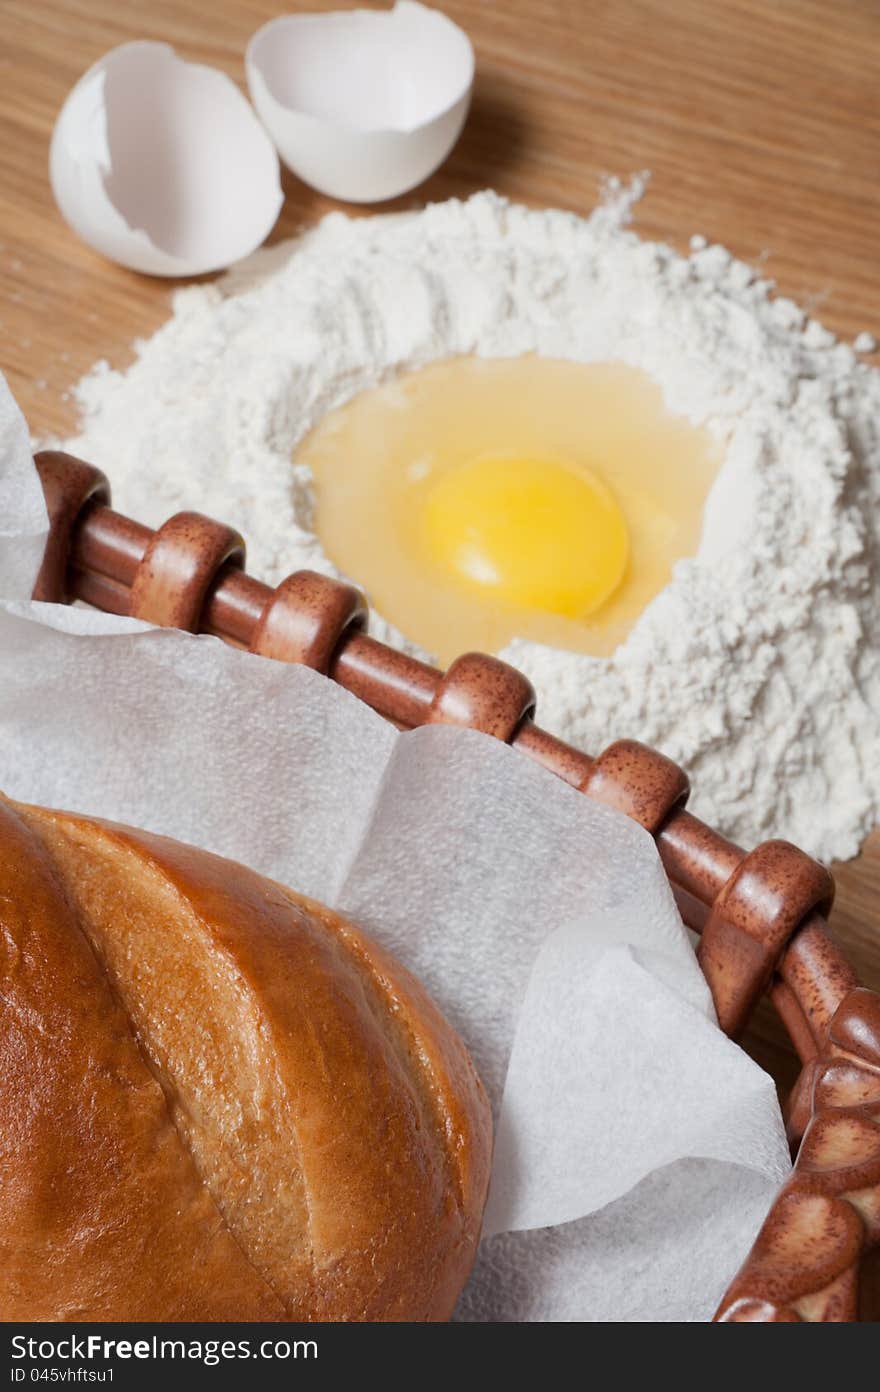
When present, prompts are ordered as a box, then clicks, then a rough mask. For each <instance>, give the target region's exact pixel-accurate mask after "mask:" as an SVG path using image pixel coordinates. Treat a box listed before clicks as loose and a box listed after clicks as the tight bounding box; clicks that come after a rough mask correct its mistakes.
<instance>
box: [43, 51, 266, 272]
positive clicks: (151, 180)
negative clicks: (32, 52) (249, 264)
mask: <svg viewBox="0 0 880 1392" xmlns="http://www.w3.org/2000/svg"><path fill="white" fill-rule="evenodd" d="M279 172H280V171H279V166H278V156H277V154H276V152H275V150H274V148H273V146H272V142H271V141H270V140H269V138H268V136H267V135H266V132H265V130H264V129H263V127H262V126H261V125H260V123H259V121H258V120H257V118H256V116H255V115H254V113H253V110H252V109H251V107H250V105H249V104H248V102H247V100H246V99H245V98H244V97H243V96H242V94H241V92H239V90H238V88H237V87H236V86H235V84H234V83H232V82H230V80H229V78H228V77H226V76H225V74H224V73H221V72H218V71H216V69H214V68H208V67H204V66H203V65H201V64H197V63H187V62H185V61H184V60H183V59H182V58H179V57H178V55H177V54H176V53H175V52H174V49H173V48H171V47H169V45H168V44H162V43H149V42H139V43H129V44H123V45H122V46H121V47H120V48H114V49H112V50H111V52H109V53H108V54H106V55H105V56H104V57H103V58H101V59H100V60H99V61H98V62H97V63H96V64H95V65H94V67H92V68H90V69H89V71H88V72H87V73H86V74H85V75H84V76H83V77H82V78H80V80H79V82H78V83H77V84H76V86H75V87H74V88H73V90H72V92H71V93H70V95H69V96H68V98H67V100H66V102H65V103H64V106H63V107H62V109H61V112H60V114H59V116H58V120H57V121H56V123H55V130H54V132H53V134H52V145H51V150H50V155H49V175H50V179H51V182H52V191H53V193H54V195H55V200H56V202H57V204H58V207H59V208H60V210H61V213H62V215H63V217H64V218H65V219H66V221H67V222H68V223H69V224H70V226H71V227H72V228H73V230H74V231H75V232H77V233H78V234H79V236H80V237H82V239H83V241H85V242H88V244H89V246H92V247H94V248H95V250H96V251H100V252H102V253H103V254H104V255H105V256H108V257H110V259H111V260H113V261H118V262H120V263H121V264H122V265H123V266H128V267H130V268H131V269H132V270H134V271H144V272H146V273H147V274H149V275H160V276H190V275H198V274H200V273H202V272H204V271H215V270H219V269H221V268H222V267H224V266H228V265H229V264H230V263H231V262H233V261H237V260H239V259H240V258H241V257H243V256H247V255H248V254H249V253H250V252H252V251H253V250H255V248H256V247H258V246H259V245H260V244H261V243H262V242H263V241H264V240H265V238H266V236H267V234H268V233H269V232H270V230H271V228H272V225H273V223H274V222H275V219H276V218H277V216H278V212H279V209H280V207H281V202H282V193H281V183H280V178H279Z"/></svg>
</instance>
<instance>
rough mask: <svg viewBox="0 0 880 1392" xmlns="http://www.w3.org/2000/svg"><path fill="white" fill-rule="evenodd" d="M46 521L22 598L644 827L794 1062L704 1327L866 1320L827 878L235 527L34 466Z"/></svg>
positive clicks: (721, 981) (843, 977)
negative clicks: (172, 634)
mask: <svg viewBox="0 0 880 1392" xmlns="http://www.w3.org/2000/svg"><path fill="white" fill-rule="evenodd" d="M36 463H37V468H38V470H39V473H40V477H41V479H42V483H43V489H44V492H45V496H46V503H47V507H48V511H49V518H50V523H51V531H50V538H49V542H48V544H47V548H46V554H45V558H44V562H43V567H42V570H41V572H40V576H39V579H38V581H37V586H36V588H35V591H34V597H35V598H36V599H40V600H48V601H51V602H53V603H68V602H70V601H71V600H73V599H80V600H83V601H85V602H86V603H88V604H91V605H94V606H96V607H97V608H99V609H104V610H108V611H110V612H111V613H115V614H130V615H133V616H135V617H137V618H141V619H145V620H148V621H149V622H151V623H155V624H162V625H166V626H170V627H176V628H181V629H185V630H188V631H190V632H193V633H213V634H215V635H216V636H218V637H220V638H222V639H224V640H225V641H226V642H228V643H232V644H235V645H236V646H238V647H242V648H247V649H249V650H250V651H251V652H254V653H259V654H261V655H262V656H264V657H269V658H275V659H277V660H279V661H282V662H300V663H305V664H306V665H307V666H309V667H312V668H314V669H316V670H317V671H319V672H322V673H324V674H325V675H326V676H328V677H331V678H332V679H333V680H334V681H337V682H339V683H340V684H341V685H342V686H344V687H346V688H347V689H348V690H349V691H351V692H353V693H354V694H355V695H356V696H359V697H360V698H361V699H362V700H364V701H366V702H367V703H368V704H369V705H370V706H372V707H373V709H374V710H376V711H378V712H379V713H380V714H381V715H383V716H384V717H385V718H386V719H388V720H391V721H393V722H394V723H395V724H396V725H397V726H399V727H400V728H407V729H408V728H412V727H414V726H417V725H424V724H427V723H431V722H444V723H447V724H454V725H465V726H469V727H471V728H474V729H478V730H482V731H483V732H484V733H486V734H488V735H493V736H495V737H496V738H498V739H502V740H505V741H506V742H507V743H509V744H511V745H512V746H513V747H514V748H515V749H518V750H520V751H521V752H522V753H523V754H524V755H527V756H528V757H529V758H532V759H534V760H536V761H537V762H538V763H540V764H543V765H544V767H545V768H548V769H551V770H552V771H553V772H554V773H555V774H557V775H558V776H559V777H560V778H562V779H564V780H565V781H566V782H567V783H569V784H571V785H572V786H574V787H576V788H578V789H579V790H580V791H581V792H584V793H586V794H587V795H588V796H589V797H593V798H596V799H598V800H599V801H600V802H604V803H607V804H609V805H610V806H612V807H616V808H618V809H619V810H621V811H623V812H625V813H627V814H628V815H629V816H630V817H633V818H634V819H635V820H636V821H638V822H639V823H640V824H641V825H642V826H643V827H646V828H647V830H648V831H650V832H651V833H652V835H653V836H654V837H655V839H656V841H657V847H658V850H659V852H660V857H661V860H662V862H663V865H664V867H665V869H666V873H667V875H668V876H669V879H670V882H671V884H672V887H673V889H674V891H675V895H676V898H677V900H678V903H679V906H680V908H681V912H682V915H683V917H684V919H685V922H686V923H688V924H689V926H690V927H691V928H693V929H695V930H696V931H697V932H698V933H700V935H701V938H700V944H699V949H698V957H699V961H700V965H701V967H702V969H703V972H704V973H705V976H706V979H707V981H708V983H709V986H710V987H711V990H712V995H713V998H714V1001H715V1006H716V1009H717V1012H718V1019H719V1022H720V1024H721V1027H722V1029H724V1030H725V1032H726V1033H727V1034H729V1035H731V1036H732V1037H737V1036H738V1035H739V1034H740V1033H741V1032H742V1031H743V1029H744V1028H745V1026H746V1023H747V1022H748V1019H749V1016H750V1014H751V1012H752V1010H753V1008H754V1006H755V1004H756V1003H757V1001H758V1000H759V999H760V997H761V996H762V995H763V994H764V993H765V992H767V993H769V995H770V997H771V999H772V1001H773V1004H774V1006H775V1008H776V1010H777V1011H778V1013H779V1015H780V1016H781V1018H782V1020H783V1022H784V1024H785V1027H786V1029H787V1031H788V1034H789V1036H790V1038H791V1041H792V1043H793V1045H794V1047H795V1049H796V1050H797V1052H798V1054H799V1056H800V1059H801V1061H802V1064H803V1068H802V1071H801V1074H800V1078H799V1080H798V1082H797V1084H796V1085H795V1087H794V1090H793V1092H792V1095H791V1097H790V1098H789V1101H788V1106H787V1121H788V1129H789V1135H790V1138H791V1141H792V1146H793V1148H794V1149H795V1150H796V1162H795V1168H794V1171H793V1173H792V1175H791V1177H790V1179H789V1180H788V1181H787V1182H786V1184H785V1185H784V1186H783V1188H782V1190H781V1192H780V1194H779V1195H778V1197H777V1199H776V1201H775V1203H774V1205H773V1208H772V1209H771V1211H770V1214H769V1215H768V1217H767V1219H766V1221H765V1223H764V1225H763V1227H762V1229H761V1231H760V1233H759V1234H758V1238H757V1240H756V1242H755V1245H754V1247H753V1248H752V1251H751V1253H750V1254H749V1256H748V1258H747V1260H746V1262H745V1263H744V1265H743V1267H742V1269H741V1270H740V1271H739V1273H738V1274H737V1276H736V1278H735V1279H734V1281H733V1283H732V1285H731V1286H730V1289H729V1290H728V1292H727V1294H726V1295H725V1297H724V1299H723V1301H722V1302H721V1305H720V1307H719V1310H718V1312H717V1314H716V1319H717V1320H722V1321H750V1320H751V1321H771V1322H776V1321H798V1320H808V1321H826V1320H827V1321H842V1320H854V1319H857V1318H859V1311H860V1273H861V1272H862V1270H863V1263H864V1259H865V1258H866V1257H867V1256H868V1254H869V1252H870V1251H871V1250H872V1249H874V1250H876V1249H877V1248H878V1247H880V995H877V994H875V993H874V992H872V991H869V990H866V989H865V988H864V987H861V986H859V984H858V981H857V980H856V977H855V975H854V973H853V971H852V969H851V967H850V966H849V964H848V963H847V961H846V959H845V958H844V957H843V956H842V954H841V952H840V950H839V949H838V947H837V946H836V945H835V943H834V940H833V937H832V935H831V933H830V932H829V929H828V926H827V923H826V918H827V914H828V911H829V909H830V907H831V902H832V899H833V895H834V882H833V880H832V878H831V875H830V874H829V872H828V870H827V869H825V867H824V866H822V865H820V864H819V863H818V862H817V861H815V860H812V859H811V858H810V857H809V856H807V855H805V854H804V853H803V852H802V851H799V850H798V849H797V848H796V847H795V846H792V845H790V844H789V843H788V842H785V841H768V842H765V843H764V844H763V845H760V846H758V847H757V848H756V849H755V850H752V851H750V852H748V853H746V852H744V851H743V850H741V849H740V847H739V846H735V845H734V844H733V843H732V842H730V841H728V840H726V839H725V838H724V837H723V836H721V835H719V834H718V833H717V832H716V831H713V830H712V828H711V827H708V826H706V825H705V824H704V823H703V822H701V821H699V820H698V819H697V818H696V817H694V816H692V815H691V814H690V813H689V812H687V811H686V809H685V803H686V801H687V797H688V780H687V776H686V774H685V773H684V772H683V771H682V770H681V769H680V768H678V766H677V765H676V764H674V763H672V761H671V760H669V759H667V758H665V757H664V756H663V755H662V754H659V753H657V752H656V751H654V750H651V749H648V748H646V747H645V746H643V745H640V744H637V743H635V742H634V741H632V740H618V741H617V742H616V743H615V744H612V745H610V746H609V747H608V748H607V749H606V750H604V752H603V753H601V754H599V755H598V757H596V758H590V757H589V756H588V755H586V754H584V753H582V752H581V751H580V750H577V749H574V748H572V747H571V746H570V745H567V744H565V743H563V742H562V741H561V740H559V739H557V738H555V737H554V736H553V735H551V734H549V733H548V732H547V731H545V730H542V729H540V728H539V727H538V725H536V724H535V720H534V713H535V693H534V691H533V689H532V687H531V685H530V684H529V682H528V681H527V680H526V678H525V677H524V676H523V675H522V674H521V673H520V672H517V671H516V670H515V669H514V668H512V667H509V666H507V665H506V664H505V663H502V662H500V661H498V660H497V659H496V658H493V657H487V656H484V655H481V654H477V653H468V654H466V655H465V656H463V657H460V658H458V659H457V660H456V661H455V662H453V664H452V666H451V667H450V668H449V670H448V671H447V672H445V673H443V672H439V671H436V670H435V669H434V668H433V667H430V666H427V665H426V664H425V663H422V662H418V661H416V660H415V659H414V658H412V657H409V656H407V655H405V654H403V653H400V652H398V651H396V650H395V649H392V648H389V647H387V646H385V645H384V644H382V643H379V642H377V641H376V640H374V639H372V638H370V637H369V636H368V635H367V632H366V620H367V612H366V608H365V605H364V601H363V598H362V596H361V595H360V594H359V593H358V591H357V590H355V589H353V588H352V587H351V586H349V585H345V584H341V583H339V582H337V581H334V580H329V579H327V578H326V577H324V576H321V575H317V574H315V573H313V572H310V571H299V572H297V573H296V574H294V575H291V576H289V577H288V578H287V579H286V580H284V581H282V583H281V584H280V585H279V586H278V587H277V588H276V589H274V590H272V589H270V588H269V587H268V586H267V585H264V584H262V583H261V582H260V581H258V580H255V579H253V578H252V577H250V576H248V575H247V574H246V573H245V570H244V559H245V548H244V542H243V541H242V539H241V537H240V536H239V535H238V533H237V532H235V531H233V530H232V529H231V528H230V527H227V526H224V525H222V524H221V523H219V522H214V521H212V520H211V519H210V518H207V517H203V516H201V515H200V514H198V513H179V514H177V515H176V516H174V517H172V518H171V519H170V520H169V521H168V522H166V523H165V525H164V526H162V527H160V528H159V530H158V531H155V532H154V531H151V530H150V529H149V528H148V527H144V526H141V525H140V524H139V523H136V522H133V521H131V520H130V519H129V518H126V517H123V516H122V515H121V514H119V513H117V512H114V511H113V510H112V509H111V507H110V489H109V485H108V482H107V479H106V478H105V477H104V475H103V474H102V473H101V472H100V471H99V470H97V469H95V468H93V467H92V466H91V465H89V464H85V463H83V462H82V461H80V460H77V459H74V458H72V457H71V456H69V455H65V454H61V453H58V452H55V451H47V452H44V453H42V454H39V455H37V456H36Z"/></svg>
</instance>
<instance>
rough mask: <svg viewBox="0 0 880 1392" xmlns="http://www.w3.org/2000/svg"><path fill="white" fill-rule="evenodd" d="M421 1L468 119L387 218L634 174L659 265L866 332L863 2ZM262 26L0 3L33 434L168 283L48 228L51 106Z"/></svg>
mask: <svg viewBox="0 0 880 1392" xmlns="http://www.w3.org/2000/svg"><path fill="white" fill-rule="evenodd" d="M338 3H339V0H337V4H338ZM440 3H441V7H442V8H443V9H445V10H446V12H447V13H448V14H449V15H451V16H452V17H453V18H454V19H455V20H457V21H458V22H459V23H460V24H462V25H464V26H465V27H466V28H467V30H468V31H469V33H470V34H471V36H472V38H473V40H474V43H475V47H476V51H477V62H478V79H477V87H476V94H475V101H474V107H473V112H472V115H471V117H470V120H469V122H468V125H467V127H466V129H465V133H464V135H463V137H462V140H461V142H460V143H459V145H458V147H457V149H456V150H455V152H454V153H453V155H452V157H451V159H450V160H449V162H448V163H447V164H446V166H445V167H444V168H443V169H442V170H441V171H440V172H439V173H437V174H436V175H435V176H434V177H433V178H432V179H431V180H430V181H429V182H428V183H427V184H425V185H423V187H422V188H420V189H418V190H417V191H416V193H415V194H413V195H411V196H409V197H407V198H406V199H402V200H398V202H397V203H396V204H393V205H386V206H392V207H409V206H417V205H419V204H421V203H422V202H424V201H425V200H427V199H438V198H448V197H450V196H452V195H467V194H469V193H471V192H474V191H475V190H477V189H480V188H485V187H494V188H497V189H499V190H500V191H501V192H503V193H505V194H508V195H510V196H511V197H513V198H516V199H520V200H522V201H524V202H527V203H532V204H536V205H537V204H541V205H545V204H551V205H555V206H558V207H563V208H570V209H573V210H575V211H578V212H583V211H586V210H588V209H589V208H590V207H591V206H592V204H593V203H594V201H595V197H596V192H597V188H598V185H599V181H600V179H601V177H602V176H603V175H605V174H607V173H613V174H620V175H627V174H630V173H633V172H635V171H638V170H643V169H648V170H650V171H651V172H652V175H653V179H652V183H651V187H650V191H649V193H648V196H647V197H646V199H645V200H644V202H643V204H642V205H641V206H640V208H639V209H638V214H637V223H636V225H637V227H638V229H639V230H640V231H641V232H642V233H643V234H644V235H646V236H650V237H660V238H663V239H664V240H666V241H669V242H671V243H673V244H674V245H676V246H678V247H681V248H683V247H684V246H685V245H686V244H687V241H688V239H689V237H690V236H691V234H692V233H695V232H700V233H702V234H704V235H705V236H707V237H709V238H710V239H713V240H718V241H721V242H723V243H724V244H725V245H726V246H728V247H730V248H731V249H732V250H733V251H734V252H735V253H736V254H737V255H739V256H741V257H744V258H745V259H746V260H749V261H752V262H758V261H760V262H761V264H762V266H763V268H764V271H765V273H766V274H768V275H770V276H772V277H773V278H774V279H775V280H776V281H777V282H778V284H779V286H780V289H781V290H782V291H783V292H784V293H786V294H789V295H792V296H794V297H795V298H797V299H798V300H800V301H801V302H802V303H803V304H805V305H806V306H807V307H809V308H810V309H811V310H813V311H814V312H816V313H817V314H819V315H820V316H821V318H822V319H823V320H824V322H825V323H827V324H828V325H829V327H831V328H832V329H834V330H835V331H836V332H838V333H839V334H842V335H844V336H847V337H850V338H851V337H853V336H854V335H855V334H856V333H858V332H859V331H860V330H863V329H867V330H870V331H873V332H874V333H876V334H877V335H878V337H880V280H878V275H877V237H878V231H877V229H878V224H880V3H875V2H874V0H504V3H501V2H500V0H498V2H497V3H496V2H494V0H440ZM284 8H285V6H283V5H279V4H277V3H276V4H273V3H271V0H212V2H211V3H206V0H137V2H136V3H134V2H133V0H42V3H39V0H0V21H2V22H0V367H2V369H3V371H4V372H5V373H6V374H7V376H8V377H9V380H10V383H11V386H12V389H13V391H14V392H15V393H16V395H17V397H18V399H19V401H20V402H21V404H22V406H23V408H24V410H25V412H26V414H27V416H28V419H29V421H30V425H31V428H32V430H33V432H34V433H35V434H36V435H38V436H43V435H45V434H47V433H52V432H62V433H63V432H66V431H68V430H69V429H70V427H71V426H72V425H73V423H74V420H75V403H74V401H73V398H72V396H71V393H70V387H71V385H72V384H73V383H75V382H76V380H77V379H78V377H79V376H80V375H81V374H82V373H83V372H85V371H86V369H88V368H89V367H91V365H92V364H93V362H94V361H95V360H96V359H98V358H107V359H109V361H110V362H111V363H113V364H114V365H115V366H121V365H124V364H125V363H127V362H128V361H129V360H130V358H131V343H132V340H133V339H134V338H136V337H139V336H140V337H142V336H144V335H146V334H149V333H151V332H152V331H153V330H154V329H155V328H156V327H157V326H158V325H159V324H160V323H161V322H162V321H163V319H164V318H165V317H166V316H167V314H168V295H169V289H170V288H171V287H170V285H169V283H168V282H162V281H157V280H151V279H148V278H146V277H143V276H138V275H134V274H132V273H130V272H128V271H125V270H122V269H120V268H119V267H116V266H113V265H111V264H109V263H108V262H105V261H103V260H101V259H100V258H99V257H97V256H96V255H94V254H93V253H92V252H91V251H89V250H88V249H87V248H86V247H84V246H82V245H81V244H80V243H79V242H78V241H77V240H76V239H75V238H74V237H73V235H72V234H71V233H70V232H68V230H67V229H66V228H65V227H64V225H63V224H62V222H61V220H60V218H59V216H58V214H57V212H56V210H55V208H54V205H53V203H52V198H51V194H50V191H49V184H48V179H47V174H46V165H47V150H48V141H49V135H50V132H51V129H52V123H53V120H54V118H55V116H56V114H57V112H58V109H59V107H60V105H61V102H62V101H63V99H64V96H65V95H66V93H67V91H68V90H69V88H70V87H71V86H72V84H73V83H74V82H75V81H76V79H77V78H78V77H79V76H80V74H81V73H82V72H83V71H84V70H85V69H86V68H87V67H88V66H89V64H90V63H92V62H93V61H94V60H95V59H96V58H98V57H99V56H100V55H101V54H102V53H103V52H105V51H106V50H107V49H109V48H111V47H113V46H114V45H115V44H119V43H123V42H125V41H126V40H129V39H134V38H155V39H163V40H167V41H169V42H171V43H173V44H174V45H175V46H176V47H177V48H178V50H179V51H180V52H181V53H182V54H183V55H185V56H186V57H190V58H194V59H198V60H200V61H203V62H207V63H212V64H214V65H216V66H217V67H220V68H222V69H224V70H225V71H226V72H227V73H228V74H229V75H230V76H231V77H232V78H234V79H235V80H236V81H237V82H239V83H243V53H244V47H245V44H246V42H247V39H248V38H249V36H250V35H251V34H252V33H253V32H254V30H255V29H256V28H257V27H258V26H259V25H260V24H261V23H263V22H264V21H265V20H266V19H268V18H271V17H272V16H273V14H275V13H278V12H279V10H283V9H284ZM287 8H289V9H295V8H309V9H332V8H334V4H333V3H332V0H331V3H324V4H322V3H321V0H310V3H309V4H308V6H298V5H296V4H290V5H289V6H287ZM285 189H286V193H287V200H286V203H285V206H284V209H283V211H282V214H281V217H280V219H279V221H278V224H277V226H276V228H275V230H274V232H273V233H272V236H271V238H270V240H271V241H278V240H280V239H282V238H284V237H287V236H290V235H291V233H293V232H294V231H295V230H296V229H297V228H298V227H300V226H301V225H303V224H304V223H309V222H311V221H313V220H314V219H315V218H317V217H318V216H320V215H321V214H322V213H323V212H324V211H326V210H327V209H328V208H330V207H332V206H336V205H333V204H332V203H330V202H329V200H327V199H324V198H322V197H320V196H318V195H317V194H314V193H312V192H310V191H309V190H308V189H306V188H305V187H304V186H303V185H301V184H300V183H298V182H297V181H296V180H295V179H294V178H292V177H290V176H286V178H285ZM878 361H880V359H878ZM136 428H137V422H136V421H133V422H132V429H136ZM225 520H228V521H231V522H233V523H234V522H235V518H229V519H225ZM613 733H614V732H613V731H610V730H609V739H610V738H611V737H613ZM835 869H836V873H837V876H838V885H839V890H838V903H837V907H836V909H835V913H834V924H835V927H836V929H837V931H838V933H839V936H840V938H841V940H842V941H843V942H844V943H845V944H846V946H847V948H848V950H849V952H850V954H851V956H852V958H853V960H854V961H855V962H856V964H857V965H858V968H859V970H860V971H861V973H862V976H863V979H864V980H865V982H866V983H867V984H870V985H873V986H875V987H880V838H878V836H877V835H876V834H875V836H874V837H873V838H872V839H871V841H870V842H869V844H868V846H867V847H866V849H865V851H864V852H863V854H862V856H861V857H860V858H859V859H858V860H857V861H854V862H852V863H851V864H849V865H846V866H837V867H835ZM749 1044H750V1047H751V1048H752V1050H753V1052H754V1053H755V1054H756V1056H757V1057H759V1058H760V1059H761V1061H762V1062H764V1063H765V1064H767V1065H768V1066H770V1067H771V1068H772V1069H773V1071H774V1072H775V1073H776V1075H777V1076H778V1077H779V1078H780V1080H781V1081H787V1080H790V1079H791V1078H792V1077H793V1075H794V1072H795V1064H794V1060H793V1057H792V1055H791V1052H790V1050H789V1049H788V1048H787V1046H786V1045H785V1043H784V1042H783V1037H782V1035H781V1032H780V1031H779V1029H778V1027H777V1025H776V1024H775V1021H774V1020H773V1019H772V1017H771V1015H770V1012H769V1011H768V1010H762V1011H761V1012H760V1015H759V1017H758V1019H757V1020H756V1022H755V1025H754V1027H753V1029H752V1032H751V1034H750V1038H749Z"/></svg>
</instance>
